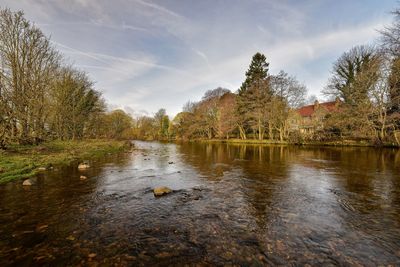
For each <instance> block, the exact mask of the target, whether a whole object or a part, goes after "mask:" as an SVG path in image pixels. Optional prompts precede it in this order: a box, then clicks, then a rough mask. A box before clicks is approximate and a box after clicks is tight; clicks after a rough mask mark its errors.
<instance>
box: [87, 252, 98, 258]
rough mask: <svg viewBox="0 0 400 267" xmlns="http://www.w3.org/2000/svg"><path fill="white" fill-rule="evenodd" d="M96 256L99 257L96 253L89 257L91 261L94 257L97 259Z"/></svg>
mask: <svg viewBox="0 0 400 267" xmlns="http://www.w3.org/2000/svg"><path fill="white" fill-rule="evenodd" d="M96 256H97V254H96V253H90V254H89V255H88V257H89V258H90V259H92V258H94V257H96Z"/></svg>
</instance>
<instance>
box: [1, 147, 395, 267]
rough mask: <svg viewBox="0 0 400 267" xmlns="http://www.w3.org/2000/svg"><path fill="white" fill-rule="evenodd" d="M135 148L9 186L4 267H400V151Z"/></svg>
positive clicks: (4, 202) (4, 196) (5, 189)
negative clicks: (162, 189)
mask: <svg viewBox="0 0 400 267" xmlns="http://www.w3.org/2000/svg"><path fill="white" fill-rule="evenodd" d="M135 147H136V149H135V150H134V151H133V152H132V153H121V154H118V155H109V156H108V157H105V158H103V159H98V160H92V161H91V162H90V163H91V166H92V167H91V168H90V169H89V170H86V171H79V170H78V169H77V163H76V164H72V165H71V166H65V167H59V168H56V169H55V170H53V171H47V172H44V173H42V174H40V175H39V176H38V177H37V178H34V180H35V182H36V183H35V184H34V185H33V186H31V187H28V188H27V187H23V186H22V185H21V182H20V181H19V182H13V183H8V184H6V185H1V186H0V266H9V265H10V266H36V265H42V266H87V265H89V266H154V265H156V266H157V265H158V266H165V265H184V264H187V265H196V264H199V265H200V266H202V265H241V266H264V265H294V266H297V265H299V266H304V265H306V264H310V265H312V266H321V265H324V266H330V265H332V266H334V265H342V266H352V265H355V266H356V265H366V266H376V265H400V150H396V149H375V148H336V147H296V146H293V147H292V146H290V147H285V146H254V145H227V144H202V143H179V144H171V143H158V142H139V141H135ZM81 175H85V176H87V177H88V179H86V180H80V176H81ZM156 186H168V187H170V188H172V189H173V190H174V192H173V193H171V194H169V195H167V196H163V197H159V198H156V197H154V195H153V193H152V188H154V187H156Z"/></svg>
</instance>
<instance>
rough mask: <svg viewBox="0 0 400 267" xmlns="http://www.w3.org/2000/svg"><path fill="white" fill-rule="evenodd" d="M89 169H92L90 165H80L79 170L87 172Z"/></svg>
mask: <svg viewBox="0 0 400 267" xmlns="http://www.w3.org/2000/svg"><path fill="white" fill-rule="evenodd" d="M89 168H90V165H89V164H88V163H80V164H79V165H78V169H79V170H86V169H89Z"/></svg>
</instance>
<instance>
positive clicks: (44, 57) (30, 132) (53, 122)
mask: <svg viewBox="0 0 400 267" xmlns="http://www.w3.org/2000/svg"><path fill="white" fill-rule="evenodd" d="M131 128H132V119H131V118H130V117H129V116H128V115H127V114H125V113H124V112H122V111H114V112H111V113H106V112H105V103H104V100H103V99H102V97H101V94H100V92H99V91H96V90H95V89H94V87H93V82H92V81H91V80H90V79H89V77H88V76H87V75H86V73H84V72H82V71H80V70H77V69H75V68H74V67H73V66H70V65H67V64H65V63H64V60H63V57H62V55H61V54H60V53H59V52H58V51H57V50H56V49H55V48H54V46H53V45H52V43H51V42H50V40H49V38H48V37H47V36H45V35H44V34H43V32H42V31H41V30H40V29H39V28H37V27H36V26H35V25H34V24H32V23H31V22H30V21H28V20H26V19H25V18H24V15H23V13H22V12H16V13H14V12H11V11H10V10H9V9H3V10H0V149H1V148H6V147H7V146H8V144H10V143H13V142H15V143H19V144H37V143H40V142H42V141H46V140H49V139H62V140H68V139H82V138H98V137H105V138H120V137H123V135H124V134H125V133H126V132H125V131H128V132H130V131H131ZM124 132H125V133H124Z"/></svg>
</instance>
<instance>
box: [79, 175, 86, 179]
mask: <svg viewBox="0 0 400 267" xmlns="http://www.w3.org/2000/svg"><path fill="white" fill-rule="evenodd" d="M79 179H81V180H86V179H87V177H86V176H83V175H81V177H79Z"/></svg>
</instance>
